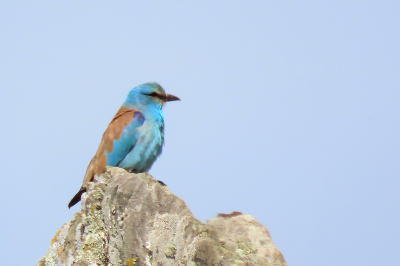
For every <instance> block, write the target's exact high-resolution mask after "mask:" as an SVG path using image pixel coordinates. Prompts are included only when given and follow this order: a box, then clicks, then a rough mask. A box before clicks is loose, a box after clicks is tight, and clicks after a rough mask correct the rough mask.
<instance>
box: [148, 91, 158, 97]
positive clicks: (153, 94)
mask: <svg viewBox="0 0 400 266" xmlns="http://www.w3.org/2000/svg"><path fill="white" fill-rule="evenodd" d="M147 95H149V96H151V97H157V98H159V97H161V95H160V94H158V93H157V92H152V93H150V94H147Z"/></svg>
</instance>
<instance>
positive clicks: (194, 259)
mask: <svg viewBox="0 0 400 266" xmlns="http://www.w3.org/2000/svg"><path fill="white" fill-rule="evenodd" d="M81 206H82V207H81V212H78V213H75V214H74V216H73V217H72V219H71V221H70V222H69V223H66V224H64V225H62V226H61V229H60V230H59V231H58V232H57V233H56V235H55V237H54V238H53V240H52V241H51V245H50V247H49V250H48V251H47V254H46V255H45V256H44V257H42V258H41V259H40V261H39V262H38V264H37V266H50V265H51V266H53V265H54V266H56V265H57V266H58V265H60V266H61V265H62V266H64V265H65V266H72V265H74V266H78V265H101V266H111V265H128V266H130V265H142V266H144V265H148V266H150V265H157V266H158V265H162V266H169V265H171V266H172V265H181V266H184V265H222V266H223V265H261V266H262V265H274V266H280V265H282V266H284V265H286V263H285V260H284V259H283V256H282V254H281V253H280V252H279V250H278V249H277V248H276V247H275V246H274V244H273V242H272V240H271V237H270V234H269V232H268V230H267V229H266V228H265V227H264V226H262V225H261V224H260V223H258V222H257V221H256V220H255V218H254V217H252V216H251V215H243V214H241V213H239V212H235V213H232V214H231V215H219V216H218V217H216V218H214V219H210V220H208V221H207V224H203V223H201V222H200V221H198V220H197V219H196V218H194V217H193V215H192V213H191V212H190V210H189V208H188V207H187V205H186V204H185V202H184V201H183V200H182V199H180V198H178V197H177V196H175V195H173V194H172V193H171V192H170V191H169V189H168V188H167V187H166V186H162V185H160V183H159V182H157V181H156V180H155V179H154V178H153V177H151V176H150V175H148V174H145V173H142V174H131V173H128V172H126V171H125V170H123V169H120V168H116V167H108V168H107V171H106V172H105V173H104V174H101V175H100V176H96V177H95V180H94V182H91V183H89V185H88V188H87V192H86V193H84V194H83V196H82V203H81Z"/></svg>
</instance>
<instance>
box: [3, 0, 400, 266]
mask: <svg viewBox="0 0 400 266" xmlns="http://www.w3.org/2000/svg"><path fill="white" fill-rule="evenodd" d="M0 25H1V27H0V99H1V103H2V104H1V105H0V108H1V109H0V110H1V114H2V116H1V124H2V130H1V131H0V137H1V139H2V140H3V141H2V145H1V146H2V147H1V162H2V163H1V169H2V177H1V178H0V186H1V188H2V193H0V203H1V206H2V212H1V213H2V215H1V217H2V218H1V219H0V238H1V241H0V255H1V261H2V262H1V264H2V265H11V266H13V265H34V264H35V263H36V262H37V261H38V260H39V258H40V257H41V256H43V255H44V254H45V253H46V250H47V248H48V247H49V244H50V241H51V239H52V237H53V236H54V234H55V233H56V231H57V230H58V229H59V228H60V226H61V225H62V224H63V223H65V222H68V221H69V220H70V218H71V216H72V214H73V213H74V212H76V211H79V205H78V207H74V208H72V209H71V210H68V208H67V204H68V202H69V200H70V199H71V197H72V196H73V195H74V194H75V193H76V191H77V190H78V189H79V187H80V184H81V181H82V178H83V174H84V173H85V170H86V166H87V164H88V163H89V161H90V159H91V157H92V156H93V154H94V153H95V151H96V148H97V145H98V144H99V140H100V137H101V135H102V134H103V132H104V130H105V128H106V126H107V124H108V123H109V121H110V120H111V118H112V117H113V116H114V114H115V113H116V111H117V110H118V108H119V106H120V105H121V104H122V102H123V101H124V99H125V96H126V95H127V93H128V92H129V90H130V89H131V88H133V87H134V86H136V85H138V84H141V83H144V82H148V81H157V82H159V83H160V84H161V85H162V86H163V87H164V88H165V89H166V91H167V92H168V93H171V94H174V95H177V96H179V97H180V98H181V99H182V101H181V102H173V103H170V104H168V105H167V106H166V108H165V121H166V146H165V148H164V152H163V155H162V156H161V158H160V159H159V160H158V161H157V162H156V163H155V165H154V167H153V169H152V170H151V171H150V173H151V174H152V175H153V176H154V177H155V178H157V179H160V180H162V181H164V182H165V183H166V184H167V185H168V186H169V188H170V190H171V191H172V192H173V193H175V194H176V195H177V196H179V197H181V198H182V199H183V200H185V202H186V203H187V204H188V206H189V207H190V209H191V210H192V212H193V213H194V215H195V216H196V217H197V218H198V219H199V220H201V221H205V220H206V219H207V218H212V217H215V216H216V215H217V213H219V212H223V213H229V212H231V211H241V212H244V213H247V214H252V215H253V216H255V217H256V218H257V219H258V220H259V221H260V222H261V223H262V224H264V225H265V226H266V227H267V228H268V229H269V230H270V232H271V235H272V238H273V240H274V242H275V244H276V245H277V247H278V248H279V249H280V250H281V251H282V253H283V255H284V257H285V259H286V261H287V262H288V264H289V265H290V266H295V265H302V266H310V265H315V266H321V265H324V266H331V265H332V266H333V265H335V266H336V265H363V266H368V265H371V266H372V265H374V266H375V265H400V252H399V247H400V214H399V205H400V198H399V189H400V181H399V175H400V167H399V158H400V156H399V155H400V141H399V136H400V126H399V119H400V86H399V85H400V78H399V71H400V48H399V44H400V2H399V1H337V0H336V1H196V2H195V1H190V3H188V1H146V3H141V2H139V1H136V2H134V1H117V2H115V1H114V2H112V3H111V2H105V1H1V2H0Z"/></svg>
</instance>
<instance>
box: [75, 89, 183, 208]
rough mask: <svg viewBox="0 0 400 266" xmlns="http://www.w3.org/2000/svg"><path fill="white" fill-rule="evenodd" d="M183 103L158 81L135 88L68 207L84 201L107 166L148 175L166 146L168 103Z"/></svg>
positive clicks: (108, 131) (104, 135)
mask: <svg viewBox="0 0 400 266" xmlns="http://www.w3.org/2000/svg"><path fill="white" fill-rule="evenodd" d="M170 101H180V99H179V97H177V96H174V95H171V94H166V93H165V90H164V88H163V87H161V85H160V84H158V83H156V82H148V83H144V84H141V85H139V86H137V87H135V88H133V89H132V90H131V91H130V92H129V93H128V96H127V97H126V100H125V102H124V103H123V104H122V106H121V107H120V109H119V110H118V112H117V113H116V114H115V116H114V118H113V119H112V120H111V122H110V124H109V125H108V127H107V129H106V130H105V132H104V134H103V136H102V138H101V141H100V144H99V147H98V149H97V151H96V154H95V155H94V156H93V158H92V160H91V161H90V163H89V165H88V167H87V169H86V173H85V175H84V178H83V182H82V186H81V188H80V189H79V191H78V193H76V195H75V196H74V197H73V198H72V199H71V201H70V202H69V204H68V208H71V207H72V206H74V205H75V204H77V203H78V202H79V201H80V200H81V196H82V194H83V193H84V192H86V186H87V183H88V182H90V181H92V180H93V178H94V175H99V174H101V173H104V172H105V169H106V166H116V167H120V168H124V169H126V170H127V171H129V172H131V173H143V172H147V171H148V170H149V169H150V168H151V166H152V165H153V163H154V162H155V161H156V159H157V157H158V156H160V154H161V152H162V148H163V146H164V114H163V112H162V107H163V106H164V104H165V103H166V102H170Z"/></svg>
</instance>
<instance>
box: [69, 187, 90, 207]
mask: <svg viewBox="0 0 400 266" xmlns="http://www.w3.org/2000/svg"><path fill="white" fill-rule="evenodd" d="M85 192H86V188H84V187H81V189H79V191H78V193H76V195H75V196H74V197H73V198H72V200H71V201H70V202H69V204H68V208H71V207H72V206H74V205H75V204H77V203H78V202H79V201H81V196H82V194H83V193H85Z"/></svg>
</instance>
